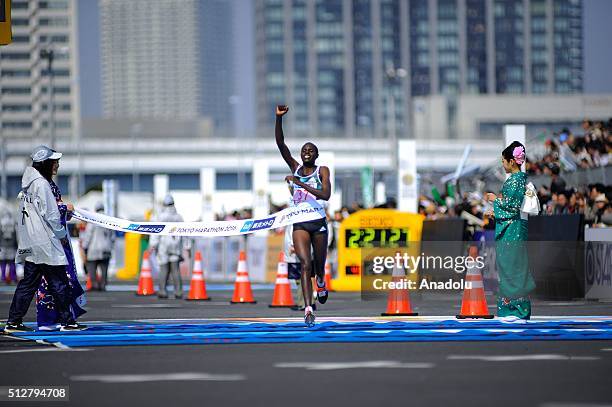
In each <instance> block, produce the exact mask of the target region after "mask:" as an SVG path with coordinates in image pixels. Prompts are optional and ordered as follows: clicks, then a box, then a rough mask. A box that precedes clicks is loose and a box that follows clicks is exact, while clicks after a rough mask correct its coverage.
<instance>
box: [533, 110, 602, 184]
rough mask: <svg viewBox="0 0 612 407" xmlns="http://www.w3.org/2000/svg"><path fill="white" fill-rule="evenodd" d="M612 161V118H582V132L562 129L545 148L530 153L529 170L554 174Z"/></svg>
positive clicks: (593, 166)
mask: <svg viewBox="0 0 612 407" xmlns="http://www.w3.org/2000/svg"><path fill="white" fill-rule="evenodd" d="M611 163H612V118H611V119H609V120H608V121H607V122H602V121H598V122H592V121H590V120H584V121H583V122H582V134H581V135H577V134H574V133H572V132H571V131H570V130H569V129H568V128H564V129H562V130H561V131H560V132H559V133H556V134H555V135H554V136H553V137H552V138H549V139H547V140H546V141H545V142H544V152H543V153H541V154H538V156H534V155H533V154H528V156H527V163H526V165H525V171H526V172H527V174H531V175H536V174H546V175H552V173H553V172H554V171H557V172H559V170H564V171H576V170H577V169H587V168H595V167H605V166H607V165H610V164H611Z"/></svg>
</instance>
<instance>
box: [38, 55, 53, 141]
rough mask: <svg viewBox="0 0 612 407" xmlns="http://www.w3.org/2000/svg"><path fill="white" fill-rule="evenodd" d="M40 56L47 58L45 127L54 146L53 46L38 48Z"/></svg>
mask: <svg viewBox="0 0 612 407" xmlns="http://www.w3.org/2000/svg"><path fill="white" fill-rule="evenodd" d="M40 57H41V58H44V59H46V60H47V75H49V106H48V108H47V110H49V122H48V123H47V127H48V128H49V138H50V142H49V144H50V145H51V148H55V89H54V88H55V86H54V79H55V74H54V72H53V60H54V59H55V51H54V50H53V48H50V47H49V48H43V49H42V50H40Z"/></svg>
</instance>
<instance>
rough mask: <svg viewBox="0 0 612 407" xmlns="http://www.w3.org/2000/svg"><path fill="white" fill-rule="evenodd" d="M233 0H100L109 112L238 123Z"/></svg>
mask: <svg viewBox="0 0 612 407" xmlns="http://www.w3.org/2000/svg"><path fill="white" fill-rule="evenodd" d="M233 7H234V2H232V1H226V0H100V37H101V38H100V42H101V60H102V68H101V71H102V86H101V88H102V99H103V103H102V109H103V115H104V116H105V117H117V118H120V117H132V118H134V117H153V118H176V119H193V118H197V117H209V118H211V119H212V120H213V122H214V124H215V127H216V128H218V129H219V128H228V127H231V125H232V120H233V112H232V100H231V97H232V95H234V83H235V80H234V62H233V58H234V54H233V51H234V42H233V41H234V36H233V29H234V26H233Z"/></svg>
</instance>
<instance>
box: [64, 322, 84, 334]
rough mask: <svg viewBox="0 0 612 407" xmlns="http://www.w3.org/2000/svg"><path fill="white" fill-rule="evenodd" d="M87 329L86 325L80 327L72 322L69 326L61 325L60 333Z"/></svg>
mask: <svg viewBox="0 0 612 407" xmlns="http://www.w3.org/2000/svg"><path fill="white" fill-rule="evenodd" d="M86 329H87V326H86V325H81V324H79V323H76V322H73V323H71V324H66V325H62V327H61V328H60V331H62V332H72V331H84V330H86Z"/></svg>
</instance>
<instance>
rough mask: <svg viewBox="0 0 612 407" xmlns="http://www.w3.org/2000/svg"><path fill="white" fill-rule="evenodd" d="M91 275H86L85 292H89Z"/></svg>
mask: <svg viewBox="0 0 612 407" xmlns="http://www.w3.org/2000/svg"><path fill="white" fill-rule="evenodd" d="M91 287H92V284H91V275H89V274H87V282H86V283H85V290H87V291H91Z"/></svg>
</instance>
